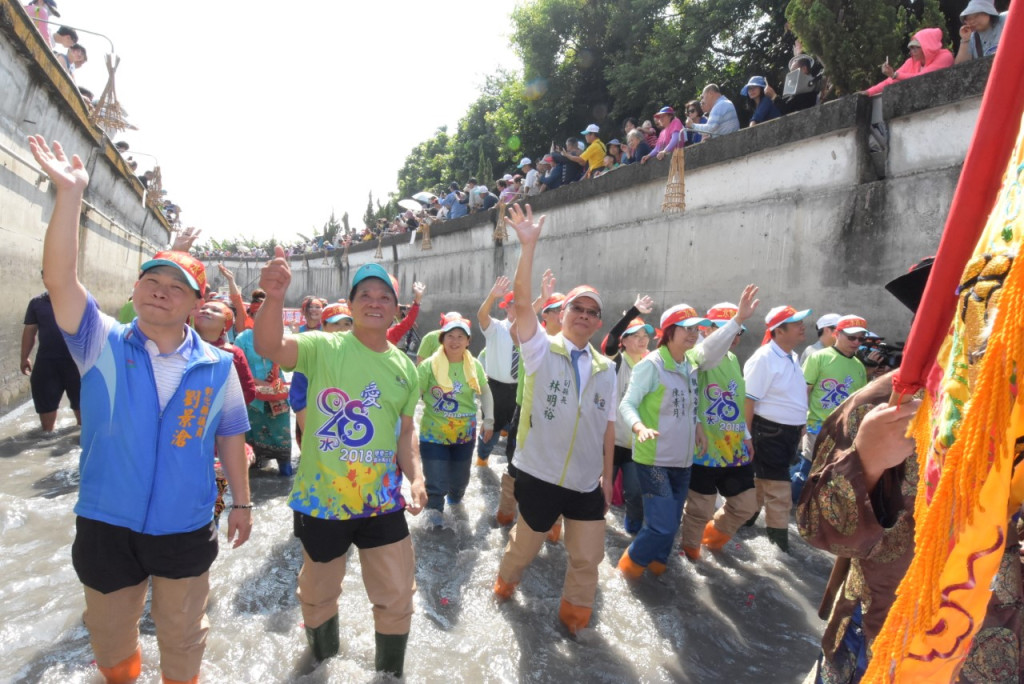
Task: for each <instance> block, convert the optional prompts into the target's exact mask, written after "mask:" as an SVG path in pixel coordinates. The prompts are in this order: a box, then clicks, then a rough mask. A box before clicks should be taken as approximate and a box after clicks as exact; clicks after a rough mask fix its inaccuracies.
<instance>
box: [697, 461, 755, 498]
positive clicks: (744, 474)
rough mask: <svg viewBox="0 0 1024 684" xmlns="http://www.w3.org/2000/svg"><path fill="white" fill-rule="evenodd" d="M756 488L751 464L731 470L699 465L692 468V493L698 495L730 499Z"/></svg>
mask: <svg viewBox="0 0 1024 684" xmlns="http://www.w3.org/2000/svg"><path fill="white" fill-rule="evenodd" d="M753 488H754V466H753V464H751V463H748V464H747V465H742V466H734V467H731V468H711V467H708V466H702V465H697V464H696V463H694V464H693V466H692V467H691V468H690V491H694V492H697V493H698V494H708V495H711V494H716V493H717V494H721V495H722V496H724V497H726V498H728V497H730V496H736V495H737V494H742V493H743V492H745V491H747V490H748V489H753Z"/></svg>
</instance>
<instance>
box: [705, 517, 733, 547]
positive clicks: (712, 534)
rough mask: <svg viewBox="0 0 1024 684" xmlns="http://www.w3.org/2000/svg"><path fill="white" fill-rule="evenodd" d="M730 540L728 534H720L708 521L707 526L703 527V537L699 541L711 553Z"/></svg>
mask: <svg viewBox="0 0 1024 684" xmlns="http://www.w3.org/2000/svg"><path fill="white" fill-rule="evenodd" d="M730 539H732V537H730V536H729V535H728V534H725V533H724V532H721V531H720V530H719V529H718V528H717V527H715V523H714V522H712V521H708V524H707V525H705V526H704V537H703V538H702V539H701V540H700V543H701V544H703V545H704V546H706V547H708V548H709V549H711V550H712V551H717V550H719V549H720V548H722V547H723V546H725V545H726V543H727V542H728V541H729V540H730Z"/></svg>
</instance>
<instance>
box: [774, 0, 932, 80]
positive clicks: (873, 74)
mask: <svg viewBox="0 0 1024 684" xmlns="http://www.w3.org/2000/svg"><path fill="white" fill-rule="evenodd" d="M786 18H787V19H788V20H789V22H790V24H791V26H792V27H793V31H794V32H795V33H796V35H797V36H799V37H800V40H801V41H802V42H803V45H804V48H805V49H806V51H807V52H810V53H812V54H814V55H815V56H817V57H818V58H819V59H820V60H821V62H822V64H824V65H825V70H826V75H827V76H828V79H829V81H830V83H831V85H832V88H833V89H834V93H835V94H836V95H847V94H849V93H853V92H856V91H858V90H862V89H864V88H865V87H867V86H869V85H870V84H872V83H874V82H876V81H879V80H881V78H882V76H881V74H880V73H879V65H880V64H882V63H883V62H884V61H885V59H886V58H889V61H890V63H891V64H892V65H893V66H894V67H895V66H898V65H899V64H900V63H902V62H903V59H904V58H905V55H906V45H907V40H908V38H909V36H911V35H912V34H914V33H915V32H917V31H918V30H919V29H921V28H929V27H939V28H943V29H944V28H945V17H944V16H943V14H942V11H941V9H940V7H939V0H902V1H901V0H790V2H789V5H788V7H787V8H786ZM944 33H945V31H944Z"/></svg>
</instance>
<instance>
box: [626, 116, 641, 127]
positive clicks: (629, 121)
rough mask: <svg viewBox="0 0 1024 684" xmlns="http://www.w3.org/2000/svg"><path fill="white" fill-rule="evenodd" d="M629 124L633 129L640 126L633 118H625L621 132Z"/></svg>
mask: <svg viewBox="0 0 1024 684" xmlns="http://www.w3.org/2000/svg"><path fill="white" fill-rule="evenodd" d="M629 124H633V127H634V128H640V124H639V123H637V120H636V117H635V116H627V117H626V118H625V119H623V120H622V128H623V130H625V128H626V126H628V125H629Z"/></svg>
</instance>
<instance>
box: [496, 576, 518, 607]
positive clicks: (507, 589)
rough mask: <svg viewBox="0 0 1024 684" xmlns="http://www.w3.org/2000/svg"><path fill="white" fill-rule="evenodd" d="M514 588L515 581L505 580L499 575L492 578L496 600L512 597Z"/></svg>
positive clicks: (505, 599)
mask: <svg viewBox="0 0 1024 684" xmlns="http://www.w3.org/2000/svg"><path fill="white" fill-rule="evenodd" d="M515 590H516V585H515V582H506V581H505V580H503V579H501V575H498V577H497V579H495V580H494V595H495V596H496V597H497V599H498V601H507V600H509V599H510V598H512V594H513V593H515Z"/></svg>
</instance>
